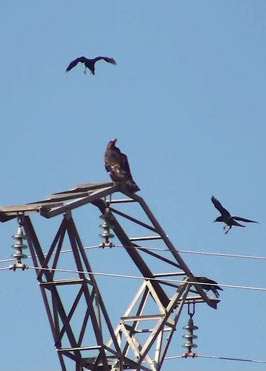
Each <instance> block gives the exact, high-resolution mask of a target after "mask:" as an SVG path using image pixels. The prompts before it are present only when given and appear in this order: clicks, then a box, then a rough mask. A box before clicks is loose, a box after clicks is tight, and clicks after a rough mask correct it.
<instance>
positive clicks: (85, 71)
mask: <svg viewBox="0 0 266 371" xmlns="http://www.w3.org/2000/svg"><path fill="white" fill-rule="evenodd" d="M83 72H84V75H86V66H85V68H84V71H83Z"/></svg>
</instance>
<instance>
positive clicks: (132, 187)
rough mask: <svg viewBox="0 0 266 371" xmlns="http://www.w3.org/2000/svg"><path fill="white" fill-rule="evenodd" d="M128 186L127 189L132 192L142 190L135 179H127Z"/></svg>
mask: <svg viewBox="0 0 266 371" xmlns="http://www.w3.org/2000/svg"><path fill="white" fill-rule="evenodd" d="M126 186H127V189H128V190H129V191H130V192H132V193H135V192H138V191H140V188H139V187H138V186H137V184H136V183H135V182H134V180H133V179H128V180H127V181H126Z"/></svg>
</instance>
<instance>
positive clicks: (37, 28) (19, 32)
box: [0, 0, 266, 371]
mask: <svg viewBox="0 0 266 371" xmlns="http://www.w3.org/2000/svg"><path fill="white" fill-rule="evenodd" d="M265 19H266V3H265V1H264V0H256V1H254V0H241V1H240V0H230V1H229V0H226V1H222V2H221V1H217V0H215V1H213V0H202V1H197V0H194V1H192V0H191V1H179V0H167V1H166V2H162V1H157V0H153V1H151V0H146V1H134V2H133V1H131V2H129V1H121V0H120V1H107V0H105V1H98V2H92V1H89V0H88V1H79V2H75V3H74V2H73V1H60V0H58V1H56V2H55V1H49V0H48V1H46V2H38V1H37V2H36V1H29V0H25V1H23V2H20V1H9V2H5V3H4V4H2V6H1V13H0V41H1V50H2V58H1V60H0V71H1V72H0V102H1V103H0V104H1V110H0V119H1V125H2V136H1V139H2V141H1V144H2V182H1V195H2V196H1V201H0V203H1V204H2V205H10V204H23V203H26V202H31V201H35V200H39V199H42V198H45V197H46V196H47V195H48V194H50V193H52V192H58V191H62V190H65V189H69V188H71V187H72V186H73V185H74V184H78V183H86V182H101V181H108V180H109V177H108V174H107V173H106V172H105V169H104V166H103V153H104V150H105V146H106V143H107V141H108V140H110V139H112V138H114V137H116V138H118V146H119V147H120V149H121V150H122V151H123V152H125V153H127V155H128V158H129V161H130V165H131V170H132V173H133V176H134V178H135V180H136V182H137V183H138V185H139V186H140V188H141V192H140V195H141V196H143V197H144V199H145V200H146V202H147V203H148V205H149V206H150V208H151V209H152V211H153V212H154V214H155V215H156V217H157V218H158V220H159V221H160V223H161V225H162V227H163V228H164V230H165V231H166V233H167V234H168V235H169V236H170V239H171V240H172V242H173V243H174V244H175V246H176V248H177V249H183V250H195V251H207V252H217V253H219V252H220V253H229V254H230V253H231V254H244V255H255V256H266V254H265V239H266V231H265V222H266V218H265V196H264V194H265V186H266V177H265V171H264V169H265V152H266V150H265V136H266V129H265V113H266V112H265V111H266V108H265V96H266V72H265V71H266V69H265V65H266V48H265V46H266V21H265ZM81 55H85V56H87V57H94V56H97V55H106V56H110V57H113V58H115V59H116V60H117V63H118V64H117V66H113V65H109V64H106V63H104V62H99V63H98V64H97V65H96V74H95V76H91V75H90V74H87V75H84V74H83V67H82V66H80V65H79V66H77V67H76V68H75V69H73V70H72V71H71V72H69V73H68V74H66V73H65V68H66V66H67V65H68V63H69V62H70V61H71V60H72V59H74V58H76V57H77V56H81ZM212 194H214V195H215V196H216V197H217V198H218V199H220V201H221V202H222V203H223V204H224V206H225V207H227V208H228V209H229V210H230V211H231V212H232V213H233V214H236V215H238V214H239V215H241V216H244V217H247V218H250V219H255V220H258V221H259V222H260V224H258V225H248V226H247V228H241V229H240V228H238V229H237V228H235V229H234V228H233V229H232V231H230V233H229V234H228V235H224V234H223V229H222V225H220V224H213V223H212V222H213V220H214V219H215V218H216V216H217V211H216V210H215V209H214V207H213V206H212V204H211V201H210V198H211V195H212ZM76 213H77V218H78V220H79V226H80V228H81V230H82V237H83V239H84V244H86V245H90V244H94V243H97V241H98V233H99V231H98V230H97V229H96V230H95V233H94V234H87V228H88V218H93V217H94V216H91V214H93V213H94V210H93V209H91V208H88V210H87V209H86V211H84V210H80V215H79V214H78V212H76ZM97 217H98V216H97ZM40 219H41V218H40V217H34V218H33V222H34V225H35V226H36V228H38V233H40V234H41V236H42V238H43V241H44V246H49V242H50V241H51V240H52V237H53V231H54V230H56V226H57V225H58V222H59V221H60V220H59V219H56V220H55V221H46V220H40ZM95 220H96V222H97V223H96V224H95V225H96V226H97V225H98V222H99V221H98V220H97V219H95ZM0 228H1V246H2V249H1V258H6V257H9V256H10V255H11V254H12V249H11V245H12V243H13V242H12V238H11V235H12V234H14V233H15V231H16V223H15V222H14V221H11V222H9V223H5V224H2V225H1V226H0ZM92 236H93V237H92ZM44 249H45V247H44ZM107 254H108V253H107ZM109 255H110V254H109ZM182 257H183V258H184V260H185V261H186V263H187V264H188V265H189V267H190V269H191V270H192V271H193V272H194V273H195V274H197V275H204V276H208V277H210V278H213V279H215V280H217V281H218V282H219V283H222V284H232V285H248V286H256V287H266V276H265V261H258V260H250V259H235V258H234V259H233V258H222V257H208V256H198V255H189V254H183V255H182ZM92 259H93V262H94V263H95V268H96V267H98V266H97V258H96V257H95V258H92ZM62 264H63V263H62ZM62 268H64V267H63V266H62ZM100 268H101V270H102V271H106V272H107V271H115V270H116V269H117V270H119V269H120V271H122V270H123V269H122V268H123V267H122V262H121V266H117V264H116V265H115V266H114V267H110V265H109V264H106V265H103V266H101V267H100ZM112 268H113V269H112ZM124 271H125V270H124ZM1 275H2V282H3V284H2V285H1V289H0V290H1V291H0V292H1V297H2V303H1V318H2V326H1V336H0V347H1V349H2V352H1V354H2V355H1V361H0V363H1V364H0V369H1V370H5V371H33V370H34V371H36V370H37V371H43V370H49V371H57V370H59V363H58V359H57V355H56V352H55V350H54V347H53V343H52V336H51V333H50V329H49V326H48V320H47V317H46V314H45V311H44V307H43V303H42V301H41V295H40V292H39V288H38V286H37V284H36V280H35V275H34V272H33V271H27V272H16V273H13V272H9V271H2V272H1ZM102 282H103V290H105V289H106V288H107V287H108V283H105V282H104V279H102ZM119 284H121V285H122V287H124V290H126V289H127V285H129V284H130V283H128V282H126V283H125V282H120V283H119ZM105 285H106V286H105ZM114 285H115V287H117V286H116V285H118V281H115V282H114ZM127 304H128V302H123V306H124V307H126V306H127ZM265 309H266V292H263V291H261V292H260V291H251V290H240V289H233V288H232V289H231V288H230V289H229V288H228V289H225V290H224V292H223V293H222V295H221V303H220V304H219V307H218V310H217V311H214V310H211V309H210V308H208V307H207V306H200V308H199V309H198V310H197V313H196V315H195V319H194V320H195V323H196V325H197V326H199V330H198V332H197V335H198V339H197V344H198V348H197V352H198V353H199V354H209V355H218V356H228V357H238V358H253V359H264V360H265V359H266V356H265V346H264V344H265V341H266V337H265V334H266V325H265V321H264V316H265ZM110 314H111V315H112V314H114V316H115V315H116V313H112V311H111V313H110ZM186 321H187V316H186V315H185V313H184V316H183V317H182V320H181V322H180V329H179V332H177V334H176V339H177V340H176V347H173V348H172V349H171V354H169V355H175V354H180V353H182V352H183V349H182V348H181V346H180V344H181V343H182V341H183V339H182V338H181V336H182V335H183V330H182V329H181V324H182V326H183V324H185V322H186ZM178 368H180V369H181V368H182V370H184V371H191V370H194V369H195V368H196V369H197V370H205V371H211V370H212V371H213V370H215V371H220V370H228V371H229V370H241V371H246V370H248V371H253V370H254V371H255V370H262V369H265V365H263V364H255V363H252V364H249V363H237V362H227V361H215V360H209V359H194V360H190V359H188V360H173V361H167V363H165V365H164V367H163V371H174V370H176V369H178Z"/></svg>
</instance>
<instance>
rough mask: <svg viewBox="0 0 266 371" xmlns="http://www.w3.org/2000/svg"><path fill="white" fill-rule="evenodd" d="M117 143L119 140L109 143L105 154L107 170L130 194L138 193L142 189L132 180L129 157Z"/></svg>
mask: <svg viewBox="0 0 266 371" xmlns="http://www.w3.org/2000/svg"><path fill="white" fill-rule="evenodd" d="M116 141H117V139H113V140H110V141H109V142H108V143H107V147H106V151H105V154H104V163H105V169H106V171H107V172H109V173H110V177H111V179H112V180H113V181H114V182H117V183H120V184H122V185H125V186H126V188H127V189H128V190H129V191H130V192H137V191H139V190H140V189H139V187H138V186H137V184H136V183H135V182H134V180H133V178H132V175H131V172H130V168H129V163H128V160H127V156H126V155H125V154H124V153H122V152H121V151H120V149H119V148H118V147H116V145H115V143H116Z"/></svg>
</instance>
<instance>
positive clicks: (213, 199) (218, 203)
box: [211, 196, 231, 216]
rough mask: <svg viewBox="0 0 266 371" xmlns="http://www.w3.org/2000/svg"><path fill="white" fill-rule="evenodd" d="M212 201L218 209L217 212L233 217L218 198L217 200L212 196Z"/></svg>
mask: <svg viewBox="0 0 266 371" xmlns="http://www.w3.org/2000/svg"><path fill="white" fill-rule="evenodd" d="M211 200H212V203H213V205H214V206H215V207H216V209H217V210H219V211H220V213H221V214H222V215H226V216H231V214H230V213H229V211H228V210H226V209H225V208H224V207H223V206H222V204H221V202H220V201H218V200H217V198H215V197H214V196H212V198H211Z"/></svg>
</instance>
